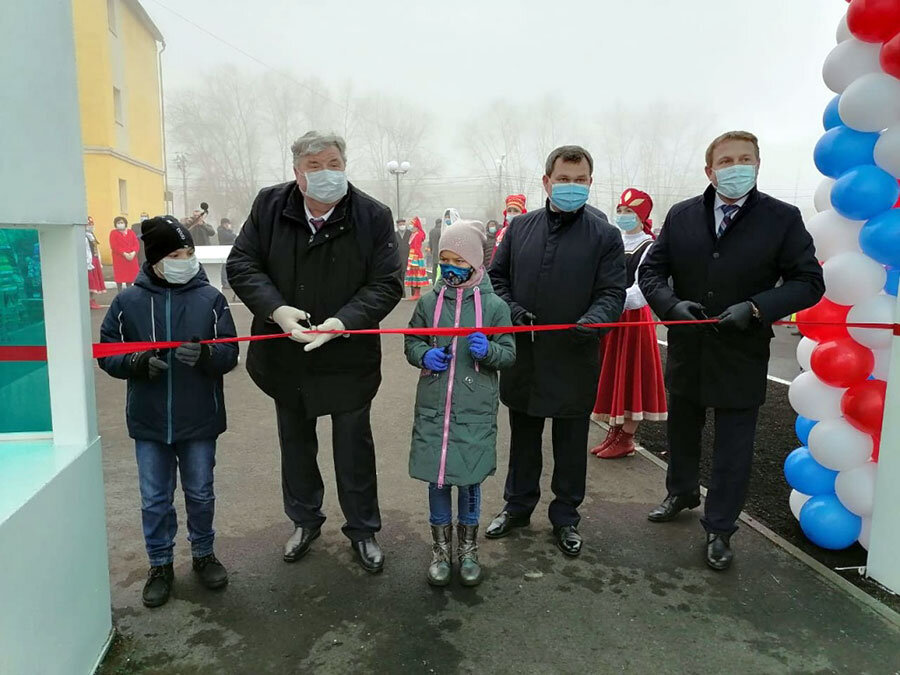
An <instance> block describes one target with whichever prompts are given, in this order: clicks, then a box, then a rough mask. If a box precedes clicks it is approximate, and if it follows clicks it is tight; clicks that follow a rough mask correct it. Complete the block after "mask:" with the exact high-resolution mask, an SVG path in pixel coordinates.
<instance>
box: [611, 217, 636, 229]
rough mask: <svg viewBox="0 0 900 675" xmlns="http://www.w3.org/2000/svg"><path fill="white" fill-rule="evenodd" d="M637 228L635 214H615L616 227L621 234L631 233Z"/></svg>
mask: <svg viewBox="0 0 900 675" xmlns="http://www.w3.org/2000/svg"><path fill="white" fill-rule="evenodd" d="M637 226H638V219H637V214H636V213H617V214H616V227H618V228H619V229H620V230H622V232H631V231H632V230H633V229H634V228H636V227H637Z"/></svg>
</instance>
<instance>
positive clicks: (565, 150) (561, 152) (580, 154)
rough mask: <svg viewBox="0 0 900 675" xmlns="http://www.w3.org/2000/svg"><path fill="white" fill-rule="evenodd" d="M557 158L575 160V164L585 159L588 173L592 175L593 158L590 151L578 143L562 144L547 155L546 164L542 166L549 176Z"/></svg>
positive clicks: (567, 160) (565, 160)
mask: <svg viewBox="0 0 900 675" xmlns="http://www.w3.org/2000/svg"><path fill="white" fill-rule="evenodd" d="M558 159H561V160H562V161H564V162H575V163H576V164H577V163H579V162H580V161H581V160H583V159H586V160H587V163H588V168H589V169H590V173H591V175H592V176H593V175H594V158H593V157H591V153H589V152H588V151H587V150H585V149H584V148H582V147H581V146H580V145H562V146H560V147H558V148H557V149H556V150H554V151H553V152H551V153H550V156H549V157H547V166H546V167H545V168H544V173H545V174H546V175H548V176H550V175H552V174H553V167H554V166H556V160H558Z"/></svg>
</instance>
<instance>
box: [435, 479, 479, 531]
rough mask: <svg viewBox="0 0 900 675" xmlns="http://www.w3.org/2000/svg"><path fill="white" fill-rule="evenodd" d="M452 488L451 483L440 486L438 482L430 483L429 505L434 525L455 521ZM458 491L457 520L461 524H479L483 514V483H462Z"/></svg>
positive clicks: (448, 523)
mask: <svg viewBox="0 0 900 675" xmlns="http://www.w3.org/2000/svg"><path fill="white" fill-rule="evenodd" d="M452 489H453V486H451V485H445V486H444V487H442V488H439V487H438V486H437V483H429V485H428V507H429V509H430V511H431V513H430V517H429V521H430V522H431V524H432V525H450V524H451V523H452V522H453V493H452ZM457 492H458V495H457V513H456V520H457V522H458V523H460V524H461V525H477V524H478V518H479V517H480V516H481V485H480V484H475V485H460V486H458V487H457Z"/></svg>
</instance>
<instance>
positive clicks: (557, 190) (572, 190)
mask: <svg viewBox="0 0 900 675" xmlns="http://www.w3.org/2000/svg"><path fill="white" fill-rule="evenodd" d="M590 190H591V189H590V188H589V187H588V186H587V185H582V184H581V183H556V184H555V185H554V186H553V190H552V191H551V193H550V201H551V202H553V205H554V206H555V207H556V208H558V209H559V210H560V211H569V212H571V211H577V210H578V209H580V208H581V207H582V206H584V205H585V204H586V203H587V200H588V195H590Z"/></svg>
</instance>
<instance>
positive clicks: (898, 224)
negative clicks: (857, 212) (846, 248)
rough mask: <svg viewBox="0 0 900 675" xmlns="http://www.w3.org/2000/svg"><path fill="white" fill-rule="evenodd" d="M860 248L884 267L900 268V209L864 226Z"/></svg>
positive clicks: (893, 210) (861, 231) (860, 235)
mask: <svg viewBox="0 0 900 675" xmlns="http://www.w3.org/2000/svg"><path fill="white" fill-rule="evenodd" d="M859 247H860V248H861V249H862V251H863V253H865V254H866V255H867V256H869V257H870V258H872V259H873V260H877V261H878V262H880V263H881V264H882V265H891V266H893V267H898V266H900V209H891V210H890V211H885V212H884V213H881V214H879V215H877V216H875V217H874V218H872V220H870V221H869V222H868V223H866V224H865V225H863V228H862V230H860V232H859Z"/></svg>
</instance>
